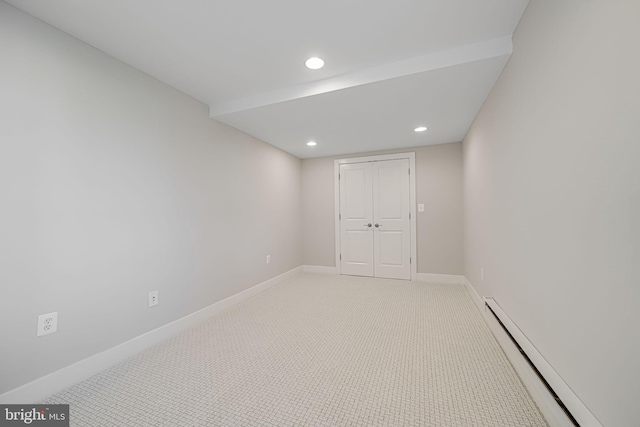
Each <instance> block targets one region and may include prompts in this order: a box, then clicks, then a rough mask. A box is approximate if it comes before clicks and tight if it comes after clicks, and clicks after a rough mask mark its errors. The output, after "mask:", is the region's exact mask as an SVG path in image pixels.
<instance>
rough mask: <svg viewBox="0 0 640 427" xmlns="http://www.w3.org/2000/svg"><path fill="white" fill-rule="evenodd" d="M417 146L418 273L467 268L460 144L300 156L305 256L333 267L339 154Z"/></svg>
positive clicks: (458, 271)
mask: <svg viewBox="0 0 640 427" xmlns="http://www.w3.org/2000/svg"><path fill="white" fill-rule="evenodd" d="M402 152H415V154H416V193H417V194H416V197H417V203H424V205H425V211H424V212H418V213H417V215H418V217H417V237H418V242H417V244H418V254H417V255H418V257H417V258H418V273H431V274H456V275H461V274H463V248H462V242H463V234H462V144H461V143H453V144H442V145H431V146H425V147H415V148H407V149H401V150H389V151H378V152H375V153H358V154H350V155H346V156H340V157H322V158H316V159H305V160H303V161H302V222H303V262H304V264H305V265H320V266H329V267H335V228H334V227H335V218H334V214H335V211H334V176H333V173H334V169H333V167H334V166H333V162H334V160H335V159H338V158H351V157H360V156H366V155H373V154H388V153H402Z"/></svg>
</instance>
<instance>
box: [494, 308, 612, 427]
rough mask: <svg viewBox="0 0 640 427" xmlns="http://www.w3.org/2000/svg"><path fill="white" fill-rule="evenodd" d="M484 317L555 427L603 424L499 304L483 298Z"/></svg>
mask: <svg viewBox="0 0 640 427" xmlns="http://www.w3.org/2000/svg"><path fill="white" fill-rule="evenodd" d="M484 307H485V318H486V320H487V323H488V324H489V326H490V327H491V329H492V331H493V333H494V335H495V337H496V339H497V340H498V342H499V343H500V345H501V346H502V348H503V349H504V351H505V353H506V354H507V357H508V358H509V360H510V361H511V363H512V364H513V366H514V368H515V369H516V371H517V372H518V374H519V375H520V378H521V379H522V381H523V382H524V384H525V385H526V386H527V389H528V390H529V392H530V393H531V396H532V397H533V399H534V400H535V401H536V403H537V404H538V407H539V408H540V410H541V411H542V413H543V414H544V415H545V417H546V418H547V421H548V422H549V424H550V425H551V426H552V427H602V424H600V422H599V421H598V420H597V419H596V418H595V416H594V415H593V414H592V413H591V411H589V409H588V408H587V407H586V406H585V405H584V403H582V401H581V400H580V399H579V398H578V396H576V394H575V393H574V392H573V390H571V388H570V387H569V386H568V385H567V384H566V383H565V382H564V380H563V379H562V378H561V377H560V375H559V374H558V373H557V372H556V371H555V370H554V369H553V368H552V367H551V365H550V364H549V363H548V362H547V361H546V359H545V358H544V357H543V356H542V354H540V352H539V351H538V350H537V349H536V348H535V346H534V345H533V344H532V343H531V341H529V339H528V338H527V337H526V335H524V333H523V332H522V331H521V330H520V329H519V328H518V327H517V326H516V324H515V323H514V322H513V321H512V320H511V318H510V317H509V316H508V315H507V314H506V313H505V311H504V310H503V309H502V308H501V307H500V305H499V304H498V303H497V302H496V301H495V300H494V299H493V298H490V297H484Z"/></svg>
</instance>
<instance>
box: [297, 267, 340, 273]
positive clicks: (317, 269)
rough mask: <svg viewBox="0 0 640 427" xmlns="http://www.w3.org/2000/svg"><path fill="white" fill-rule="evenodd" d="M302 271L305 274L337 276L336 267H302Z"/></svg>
mask: <svg viewBox="0 0 640 427" xmlns="http://www.w3.org/2000/svg"><path fill="white" fill-rule="evenodd" d="M302 271H303V272H305V273H315V274H334V275H335V274H338V269H337V268H336V267H325V266H323V265H303V266H302Z"/></svg>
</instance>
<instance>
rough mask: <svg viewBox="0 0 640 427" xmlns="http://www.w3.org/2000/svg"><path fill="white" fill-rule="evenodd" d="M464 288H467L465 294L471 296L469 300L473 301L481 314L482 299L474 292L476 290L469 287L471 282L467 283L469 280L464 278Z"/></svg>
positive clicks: (482, 307)
mask: <svg viewBox="0 0 640 427" xmlns="http://www.w3.org/2000/svg"><path fill="white" fill-rule="evenodd" d="M464 286H465V288H467V292H469V295H470V296H471V299H472V300H473V302H474V303H475V304H476V306H478V309H479V310H480V311H481V312H484V298H482V297H481V296H480V295H479V294H478V292H477V291H476V289H475V288H474V287H473V286H471V282H469V280H467V278H466V277H465V278H464Z"/></svg>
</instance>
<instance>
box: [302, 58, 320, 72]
mask: <svg viewBox="0 0 640 427" xmlns="http://www.w3.org/2000/svg"><path fill="white" fill-rule="evenodd" d="M304 65H306V66H307V68H310V69H312V70H319V69H320V68H322V67H324V61H323V60H322V59H320V58H315V57H314V58H309V59H307V61H306V62H305V63H304Z"/></svg>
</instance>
